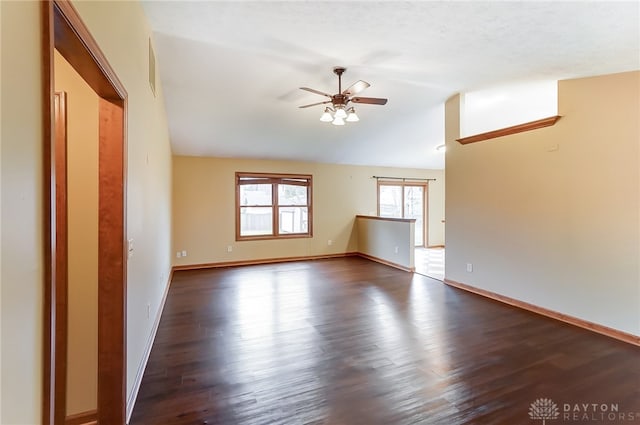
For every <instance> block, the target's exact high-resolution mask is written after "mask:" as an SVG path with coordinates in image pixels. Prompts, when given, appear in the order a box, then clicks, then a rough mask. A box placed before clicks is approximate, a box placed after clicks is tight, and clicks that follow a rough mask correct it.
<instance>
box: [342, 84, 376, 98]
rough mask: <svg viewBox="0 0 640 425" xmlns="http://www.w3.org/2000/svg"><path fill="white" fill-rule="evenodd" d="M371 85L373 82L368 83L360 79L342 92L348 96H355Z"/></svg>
mask: <svg viewBox="0 0 640 425" xmlns="http://www.w3.org/2000/svg"><path fill="white" fill-rule="evenodd" d="M370 85H371V84H369V83H367V82H366V81H362V80H358V81H356V82H355V83H353V84H351V86H349V87H348V88H346V89H345V90H344V91H343V92H342V94H344V95H347V96H353V95H354V94H358V93H360V92H361V91H362V90H364V89H366V88H367V87H369V86H370Z"/></svg>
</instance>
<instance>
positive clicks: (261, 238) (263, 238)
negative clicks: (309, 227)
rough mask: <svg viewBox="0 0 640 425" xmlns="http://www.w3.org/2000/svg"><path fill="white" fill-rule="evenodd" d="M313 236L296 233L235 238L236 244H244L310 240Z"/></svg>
mask: <svg viewBox="0 0 640 425" xmlns="http://www.w3.org/2000/svg"><path fill="white" fill-rule="evenodd" d="M312 237H313V235H312V234H310V233H297V234H291V235H279V236H274V235H263V236H240V237H237V238H236V242H244V241H268V240H278V239H303V238H312Z"/></svg>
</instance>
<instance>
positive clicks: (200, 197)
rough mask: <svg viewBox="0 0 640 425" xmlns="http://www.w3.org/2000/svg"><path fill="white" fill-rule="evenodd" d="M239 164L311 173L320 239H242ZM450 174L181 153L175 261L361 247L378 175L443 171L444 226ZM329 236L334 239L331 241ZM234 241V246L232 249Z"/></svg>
mask: <svg viewBox="0 0 640 425" xmlns="http://www.w3.org/2000/svg"><path fill="white" fill-rule="evenodd" d="M236 171H245V172H273V173H301V174H312V175H313V217H314V223H313V238H304V239H285V240H275V241H274V240H270V241H242V242H236V241H235V172H236ZM443 174H444V173H443V171H442V170H414V169H394V168H383V167H363V166H348V165H332V164H319V163H307V162H294V161H265V160H248V159H227V158H196V157H181V156H176V157H174V160H173V176H174V178H173V217H174V222H173V248H174V249H173V254H174V257H173V261H174V264H175V265H190V264H206V263H217V262H225V261H240V260H255V259H265V258H280V257H298V256H315V255H325V254H336V253H344V252H353V251H356V250H357V244H358V241H357V235H356V232H355V228H354V222H355V215H356V214H365V215H372V214H373V215H375V212H376V202H377V194H376V190H377V189H376V188H377V186H376V180H375V179H373V178H371V176H373V175H382V176H393V177H396V176H397V177H420V178H436V181H435V182H431V183H430V195H429V205H430V207H431V211H432V213H433V216H434V218H433V220H432V221H434V222H435V221H437V222H438V224H439V225H440V226H442V224H441V223H440V220H442V218H443V214H442V211H441V208H442V205H443V204H444V199H443V195H444V190H443V185H444V181H443ZM439 210H440V211H439ZM434 233H435V232H434ZM329 240H331V241H332V242H333V243H332V245H328V243H327V242H328V241H329ZM228 246H231V247H232V250H233V251H232V252H227V247H228ZM183 250H184V251H187V257H183V258H176V257H175V253H176V252H177V251H183Z"/></svg>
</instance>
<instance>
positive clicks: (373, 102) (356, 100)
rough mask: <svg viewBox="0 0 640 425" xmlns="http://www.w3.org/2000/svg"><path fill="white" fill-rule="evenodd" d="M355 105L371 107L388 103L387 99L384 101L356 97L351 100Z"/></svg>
mask: <svg viewBox="0 0 640 425" xmlns="http://www.w3.org/2000/svg"><path fill="white" fill-rule="evenodd" d="M351 101H352V102H353V103H368V104H370V105H385V104H386V103H387V99H382V98H379V97H354V98H351Z"/></svg>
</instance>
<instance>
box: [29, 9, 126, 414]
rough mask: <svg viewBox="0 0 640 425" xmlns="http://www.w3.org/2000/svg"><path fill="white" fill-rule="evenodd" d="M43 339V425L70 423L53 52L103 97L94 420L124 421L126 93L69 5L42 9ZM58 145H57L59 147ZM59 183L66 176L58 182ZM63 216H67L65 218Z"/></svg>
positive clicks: (63, 210)
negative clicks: (96, 383)
mask: <svg viewBox="0 0 640 425" xmlns="http://www.w3.org/2000/svg"><path fill="white" fill-rule="evenodd" d="M41 7H42V26H41V37H42V49H43V51H42V71H43V72H42V82H43V84H42V87H43V102H42V103H43V121H44V123H43V124H44V125H43V128H44V131H43V138H44V140H43V170H44V173H43V179H44V182H43V183H44V185H43V192H44V202H43V209H44V214H43V216H44V223H43V224H44V251H45V252H44V255H45V267H44V268H45V273H44V285H45V287H44V332H43V351H44V355H43V361H44V364H43V403H42V422H43V424H46V425H61V424H63V423H64V422H61V421H63V418H65V416H66V400H65V398H66V397H65V395H66V375H63V373H64V374H66V362H67V359H66V344H65V345H63V344H62V343H64V342H65V340H66V331H67V330H66V325H67V324H66V314H65V311H66V308H67V305H66V295H65V294H66V287H67V276H66V268H67V261H68V258H67V248H66V236H67V235H66V231H67V229H66V224H61V223H65V222H66V217H64V216H62V215H66V207H67V206H66V192H67V187H66V171H65V170H62V169H60V168H61V167H62V165H61V164H62V163H61V162H58V161H56V152H57V151H58V149H57V148H58V146H57V144H56V139H57V138H56V126H55V94H54V87H55V80H54V58H53V55H54V49H56V50H58V51H59V52H60V53H61V54H62V56H63V57H64V58H65V59H66V60H67V61H68V62H69V63H70V64H71V66H72V67H73V68H74V69H75V70H76V72H78V74H79V75H80V76H81V77H82V78H83V79H84V80H85V81H86V82H87V83H88V84H89V86H90V87H91V88H92V89H93V90H94V91H95V92H96V93H97V94H98V96H99V98H100V99H99V108H98V109H99V111H98V113H99V132H98V133H99V134H98V141H97V143H98V145H99V147H98V162H99V164H98V400H97V420H98V423H104V424H124V423H125V421H126V323H127V322H126V286H127V285H126V282H127V272H126V270H127V250H126V181H127V180H126V163H127V144H126V110H127V92H126V90H125V88H124V86H123V84H122V83H121V82H120V80H119V79H118V77H117V75H116V73H115V72H114V70H113V68H111V66H110V65H109V62H108V61H107V59H106V57H105V55H104V54H103V53H102V51H101V50H100V48H99V47H98V44H97V43H96V41H95V39H94V38H93V37H92V36H91V34H90V33H89V30H88V29H87V27H86V26H85V25H84V23H83V22H82V20H81V18H80V15H79V14H78V12H77V11H76V9H75V8H74V7H73V5H72V4H71V3H70V2H69V1H67V0H53V1H51V0H49V1H42V2H41ZM58 140H59V139H58ZM60 173H62V174H60ZM58 175H63V176H65V177H64V178H63V179H58V178H57V176H58ZM61 214H62V215H61Z"/></svg>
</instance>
